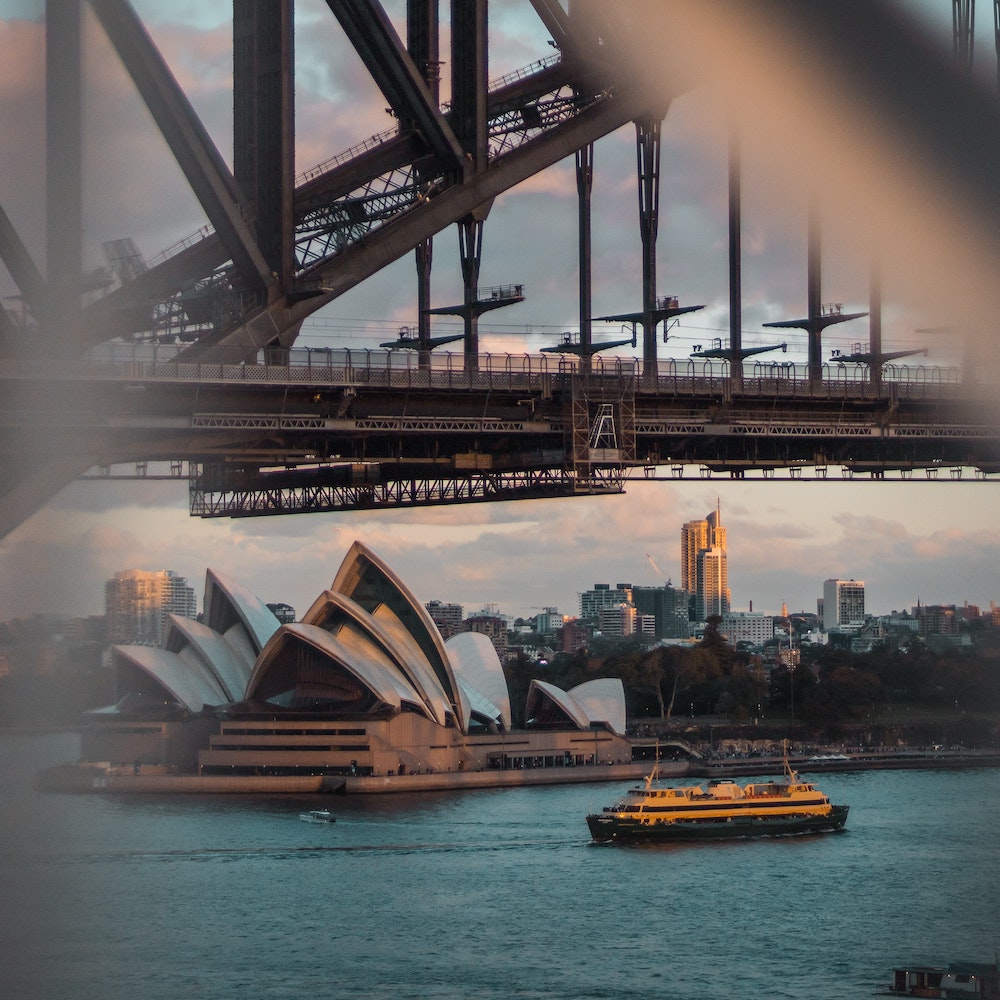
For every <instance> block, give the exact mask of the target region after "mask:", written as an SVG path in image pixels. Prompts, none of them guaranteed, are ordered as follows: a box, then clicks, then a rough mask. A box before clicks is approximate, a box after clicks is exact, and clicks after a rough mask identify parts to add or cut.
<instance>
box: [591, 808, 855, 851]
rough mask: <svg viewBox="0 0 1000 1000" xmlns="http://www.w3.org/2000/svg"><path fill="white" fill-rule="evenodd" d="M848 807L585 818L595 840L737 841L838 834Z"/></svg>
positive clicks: (594, 816)
mask: <svg viewBox="0 0 1000 1000" xmlns="http://www.w3.org/2000/svg"><path fill="white" fill-rule="evenodd" d="M848 808H849V807H848V806H833V807H832V808H831V810H830V812H829V813H828V814H827V815H826V816H733V817H727V818H725V819H711V820H675V821H674V822H665V821H654V822H651V823H642V822H641V821H640V820H638V819H634V818H631V817H626V816H622V815H620V814H619V815H614V814H608V813H595V814H593V815H590V816H588V817H587V826H588V827H589V828H590V835H591V837H592V838H593V839H594V840H595V841H596V842H598V843H607V842H610V841H618V842H621V843H663V842H670V841H683V840H740V839H745V838H750V837H788V836H796V835H802V834H811V833H838V832H840V831H842V830H843V829H844V825H845V824H846V823H847V811H848Z"/></svg>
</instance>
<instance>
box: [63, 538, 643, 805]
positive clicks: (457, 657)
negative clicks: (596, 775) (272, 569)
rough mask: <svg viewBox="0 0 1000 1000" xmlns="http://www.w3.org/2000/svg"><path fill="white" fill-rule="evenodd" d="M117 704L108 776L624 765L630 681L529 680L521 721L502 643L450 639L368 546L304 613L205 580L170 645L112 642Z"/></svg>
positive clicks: (352, 555) (356, 550)
mask: <svg viewBox="0 0 1000 1000" xmlns="http://www.w3.org/2000/svg"><path fill="white" fill-rule="evenodd" d="M113 660H114V665H115V671H116V682H117V685H118V690H117V697H118V701H117V703H116V704H115V705H113V706H109V707H108V708H104V709H100V710H98V711H95V712H92V713H90V715H89V718H88V724H87V726H86V728H85V730H84V732H83V735H82V741H81V751H82V754H81V756H82V760H83V761H84V762H91V763H92V764H94V765H97V764H98V763H99V764H100V765H101V766H103V767H105V768H106V769H109V770H115V771H119V772H120V771H123V770H125V771H129V772H132V771H133V770H134V773H135V774H139V773H157V772H160V773H172V774H190V775H197V776H201V777H205V778H208V777H210V776H216V777H217V778H218V777H220V776H228V777H229V778H230V779H232V780H233V781H234V782H235V781H237V780H238V779H239V778H240V777H250V776H256V777H259V776H272V777H276V776H284V777H292V776H307V775H308V776H313V777H315V776H321V777H323V778H325V779H330V780H329V781H328V784H327V787H336V786H337V784H338V782H337V781H336V780H335V779H337V778H338V777H339V776H344V777H346V778H350V779H355V778H358V779H362V778H364V777H380V778H382V779H385V778H389V779H391V778H393V777H397V776H399V777H401V776H408V775H416V774H432V773H433V774H440V773H447V772H451V773H453V774H454V773H458V772H465V773H466V775H468V774H469V772H491V771H507V770H523V771H527V770H529V769H540V768H565V767H586V766H588V765H596V764H609V763H628V762H630V761H631V759H632V746H631V744H630V742H629V741H628V740H627V739H626V738H625V735H624V733H625V699H624V691H623V689H622V685H621V681H620V680H617V679H600V680H593V681H590V682H588V683H585V684H581V685H580V686H579V687H576V688H573V689H572V690H570V691H564V690H561V689H560V688H558V687H556V686H554V685H552V684H548V683H545V682H543V681H538V680H536V681H533V682H532V684H531V687H530V689H529V692H528V696H527V703H526V705H525V716H524V718H525V720H526V722H525V726H524V728H522V729H518V730H515V729H513V728H512V725H511V705H510V695H509V692H508V688H507V683H506V679H505V677H504V674H503V670H502V668H501V665H500V661H499V659H498V657H497V654H496V652H495V650H494V648H493V645H492V643H491V642H490V640H489V639H488V638H487V637H486V636H483V635H479V634H477V633H472V632H466V633H460V634H458V635H455V636H453V637H452V638H450V639H448V641H447V642H445V641H444V640H443V639H442V637H441V635H440V633H439V632H438V629H437V627H436V626H435V624H434V622H433V621H432V620H431V618H430V616H429V614H428V613H427V611H426V609H425V608H424V607H423V606H422V605H421V604H420V603H419V602H418V601H417V600H416V599H415V598H414V596H413V595H412V594H411V593H410V591H409V590H408V589H407V588H406V586H405V585H404V584H403V583H402V581H401V580H400V579H399V578H398V577H397V576H396V574H395V573H393V571H392V570H391V569H390V568H389V567H388V566H387V565H386V564H385V563H384V562H383V561H382V560H381V559H380V558H379V557H378V556H377V555H375V553H373V552H372V551H371V550H370V549H368V548H367V547H366V546H365V545H363V544H361V543H358V542H356V543H355V544H354V545H353V546H352V547H351V549H350V551H349V552H348V553H347V556H346V557H345V558H344V561H343V563H342V565H341V567H340V569H339V571H338V572H337V574H336V577H335V579H334V581H333V583H332V585H331V586H330V589H329V590H326V591H324V592H323V593H322V594H320V596H319V597H318V598H317V599H316V600H315V601H314V602H313V604H312V606H311V607H310V608H309V610H308V611H307V612H306V613H305V615H304V616H303V618H302V620H301V621H300V622H297V623H294V624H284V625H282V624H280V623H279V622H278V620H277V618H276V617H275V616H274V614H273V613H272V612H271V611H270V610H269V609H268V607H267V606H266V605H265V604H264V603H263V602H262V601H260V600H259V599H258V598H257V597H255V596H254V595H253V594H252V593H250V592H249V591H248V590H247V589H246V588H244V587H242V586H239V585H238V584H235V583H233V582H231V581H229V580H227V579H225V578H224V577H222V576H221V575H219V574H218V573H215V572H213V571H211V570H209V571H208V572H207V574H206V582H205V599H204V614H203V616H202V620H201V621H193V620H191V619H188V618H181V617H178V616H175V615H171V616H170V617H169V624H168V627H167V629H166V634H165V637H164V639H163V643H162V645H161V647H159V648H153V647H149V646H115V647H114V649H113Z"/></svg>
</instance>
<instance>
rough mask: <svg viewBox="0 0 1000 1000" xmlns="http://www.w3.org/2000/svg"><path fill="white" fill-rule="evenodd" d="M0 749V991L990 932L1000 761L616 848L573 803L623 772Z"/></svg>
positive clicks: (17, 994) (572, 977) (338, 988)
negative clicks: (380, 768) (333, 776)
mask: <svg viewBox="0 0 1000 1000" xmlns="http://www.w3.org/2000/svg"><path fill="white" fill-rule="evenodd" d="M0 753H2V759H3V762H4V768H3V771H2V772H0V795H2V800H0V802H2V821H0V822H2V825H0V900H2V904H0V912H2V914H3V916H2V924H0V978H2V982H3V984H4V988H3V993H4V995H5V996H9V997H11V998H12V1000H35V998H39V1000H40V998H43V997H44V998H47V1000H92V998H96V997H101V998H104V1000H161V998H162V1000H176V998H177V997H181V996H203V997H210V998H213V1000H237V998H238V1000H250V998H252V1000H256V998H263V997H268V998H270V997H278V998H286V997H287V998H295V1000H299V998H303V997H310V998H327V997H329V998H340V997H366V998H386V1000H388V998H393V1000H411V998H412V1000H444V998H447V1000H451V998H458V997H462V998H466V997H476V998H479V1000H513V998H518V1000H576V998H583V1000H589V998H594V1000H599V998H611V997H614V998H619V997H621V996H626V995H627V996H636V997H643V998H660V997H662V998H671V1000H674V998H676V1000H717V998H720V997H726V998H732V1000H743V998H745V1000H762V998H764V997H768V998H794V1000H826V998H829V1000H845V998H860V997H868V996H871V995H872V994H873V993H874V992H875V991H876V990H877V989H878V988H879V987H880V986H881V985H883V984H884V983H885V982H887V981H888V974H889V969H890V967H891V966H892V965H893V964H894V963H896V962H902V961H907V960H910V961H913V960H920V961H928V962H930V961H946V960H949V959H955V958H968V959H977V960H991V959H992V957H993V954H994V948H995V946H996V941H997V936H998V935H1000V839H998V831H1000V771H998V770H995V769H987V770H971V771H949V772H938V771H871V772H866V773H852V774H830V775H822V776H817V778H816V782H817V784H819V785H820V787H822V788H823V789H824V791H828V792H829V793H830V795H831V797H832V799H833V800H834V801H836V802H847V803H848V804H849V805H850V806H851V814H850V818H849V820H848V830H847V832H846V833H844V834H837V835H827V836H820V837H808V838H793V839H784V840H761V841H748V842H731V843H712V844H688V845H671V846H664V847H640V848H628V847H620V846H595V845H592V844H591V843H590V840H589V835H588V833H587V828H586V824H585V823H584V816H585V814H586V813H587V812H589V811H591V810H594V809H599V808H600V807H601V806H602V805H606V804H609V803H610V802H611V801H613V800H614V799H615V798H616V797H617V795H618V794H619V793H620V792H621V791H623V790H624V788H625V787H627V784H628V783H625V784H620V783H618V784H594V785H582V786H555V787H541V788H525V789H510V790H489V791H469V792H464V793H432V794H424V795H419V796H377V797H353V798H341V797H325V798H320V797H294V796H293V797H286V796H280V797H273V798H272V797H268V798H243V797H237V796H217V797H216V796H160V797H147V796H122V797H117V798H115V797H106V796H101V795H61V794H51V793H39V792H36V791H34V789H33V788H32V787H31V775H32V773H33V771H34V770H36V769H37V768H38V767H39V766H42V765H44V764H48V763H56V762H60V761H64V760H68V759H72V757H73V755H74V753H75V744H74V740H73V738H72V737H68V736H48V737H38V736H19V735H3V736H0ZM320 807H329V808H332V809H333V810H334V811H335V812H336V814H337V822H336V823H334V824H329V825H322V824H313V823H304V822H302V821H300V820H299V813H300V812H302V811H304V810H306V809H310V808H320Z"/></svg>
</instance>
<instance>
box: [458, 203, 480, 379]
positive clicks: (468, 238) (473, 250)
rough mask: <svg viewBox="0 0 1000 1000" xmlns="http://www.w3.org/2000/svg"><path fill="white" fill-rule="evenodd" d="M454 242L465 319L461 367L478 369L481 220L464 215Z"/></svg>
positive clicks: (470, 369) (473, 370)
mask: <svg viewBox="0 0 1000 1000" xmlns="http://www.w3.org/2000/svg"><path fill="white" fill-rule="evenodd" d="M458 245H459V252H460V253H461V255H462V284H463V286H464V287H463V299H462V301H463V307H464V308H463V310H462V319H463V320H464V322H465V370H466V371H467V372H476V371H479V312H478V310H477V308H476V303H477V299H476V289H477V287H478V285H479V266H480V264H481V263H482V258H483V220H482V219H474V218H472V216H467V217H466V218H464V219H463V220H462V221H461V222H460V223H459V224H458Z"/></svg>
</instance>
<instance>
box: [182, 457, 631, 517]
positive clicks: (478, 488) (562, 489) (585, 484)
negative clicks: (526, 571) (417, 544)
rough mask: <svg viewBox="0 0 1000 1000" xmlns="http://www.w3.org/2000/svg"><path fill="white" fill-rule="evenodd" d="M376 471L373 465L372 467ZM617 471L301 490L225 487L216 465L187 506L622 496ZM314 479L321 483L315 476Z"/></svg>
mask: <svg viewBox="0 0 1000 1000" xmlns="http://www.w3.org/2000/svg"><path fill="white" fill-rule="evenodd" d="M375 471H377V467H375ZM345 473H346V474H347V475H352V476H357V477H358V478H360V479H362V480H364V479H365V478H366V477H367V476H369V475H371V470H369V469H365V468H363V467H362V468H358V467H353V468H351V467H348V470H345V469H344V467H338V466H333V467H331V468H330V470H329V475H330V476H331V477H334V476H337V477H341V478H342V477H343V476H344V475H345ZM623 476H624V470H623V469H622V468H621V467H610V468H593V469H591V470H590V473H589V475H588V476H587V478H586V479H581V478H578V477H577V476H576V475H574V474H573V473H571V472H567V471H566V470H564V469H560V468H554V469H535V470H519V471H514V472H470V473H467V474H465V475H461V474H459V473H452V474H449V475H447V476H443V477H434V478H425V479H417V478H412V479H408V480H395V481H390V482H384V483H382V482H365V481H362V482H355V483H335V482H325V483H324V482H322V481H314V482H311V483H309V484H303V485H300V486H288V485H286V486H277V485H275V486H267V485H259V486H257V487H245V488H242V489H241V488H239V487H237V486H235V485H228V484H227V483H226V480H231V479H232V478H233V477H232V476H227V475H226V474H225V473H224V471H223V470H221V469H220V468H219V467H216V466H202V467H200V468H197V469H194V470H192V475H191V479H190V507H191V513H192V514H193V515H195V516H196V517H203V518H212V517H261V516H265V515H269V514H304V513H317V512H323V511H347V510H378V509H390V508H394V507H433V506H439V505H441V504H456V503H463V504H464V503H486V502H490V501H495V500H532V499H541V498H552V497H572V496H594V495H598V494H606V493H621V492H623V485H622V480H623ZM314 478H315V479H316V480H321V479H322V473H318V474H317V475H316V476H315V477H314Z"/></svg>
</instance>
